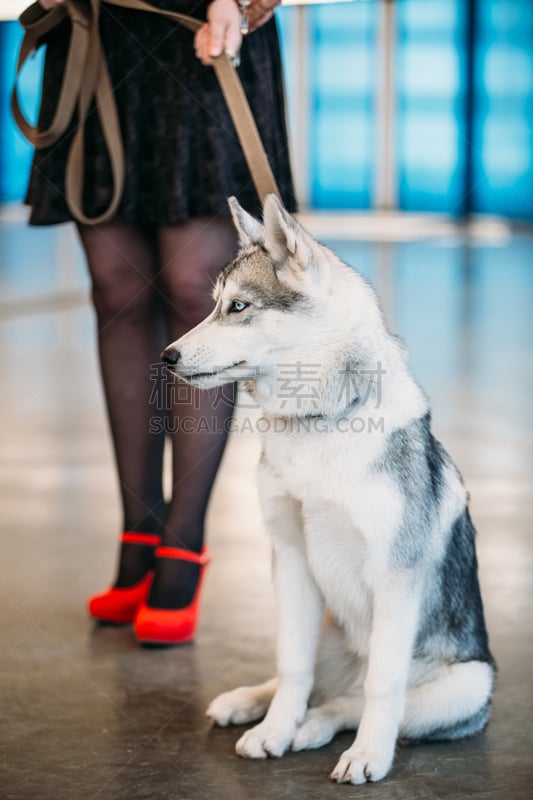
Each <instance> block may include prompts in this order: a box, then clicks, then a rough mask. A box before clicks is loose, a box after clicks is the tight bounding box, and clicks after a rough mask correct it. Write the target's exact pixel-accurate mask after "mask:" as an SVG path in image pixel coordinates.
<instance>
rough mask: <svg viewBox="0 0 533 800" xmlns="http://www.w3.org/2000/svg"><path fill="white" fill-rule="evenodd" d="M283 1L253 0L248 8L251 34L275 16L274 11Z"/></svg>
mask: <svg viewBox="0 0 533 800" xmlns="http://www.w3.org/2000/svg"><path fill="white" fill-rule="evenodd" d="M280 3H281V0H252V2H251V4H250V6H249V7H248V24H249V26H250V33H251V32H252V31H255V30H257V28H260V27H261V25H264V24H265V22H268V20H269V19H270V18H271V17H272V16H273V14H274V9H275V8H276V6H279V4H280Z"/></svg>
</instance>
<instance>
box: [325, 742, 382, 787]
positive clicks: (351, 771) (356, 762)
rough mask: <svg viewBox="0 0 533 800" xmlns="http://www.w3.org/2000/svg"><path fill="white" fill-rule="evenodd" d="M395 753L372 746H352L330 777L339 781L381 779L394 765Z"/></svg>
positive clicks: (360, 781) (363, 781)
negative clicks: (383, 751) (384, 751)
mask: <svg viewBox="0 0 533 800" xmlns="http://www.w3.org/2000/svg"><path fill="white" fill-rule="evenodd" d="M392 759H393V755H389V754H388V753H382V752H380V751H379V750H377V749H376V750H372V749H371V748H368V749H363V748H360V747H356V746H354V747H350V748H349V749H348V750H345V751H344V753H343V754H342V756H341V757H340V759H339V761H338V763H337V766H336V767H335V769H334V770H333V772H332V773H331V775H330V777H331V779H332V780H334V781H337V783H355V784H358V783H366V782H367V781H380V780H381V779H382V778H384V777H385V775H386V774H387V773H388V771H389V770H390V768H391V766H392Z"/></svg>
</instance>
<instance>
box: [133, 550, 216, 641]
mask: <svg viewBox="0 0 533 800" xmlns="http://www.w3.org/2000/svg"><path fill="white" fill-rule="evenodd" d="M155 557H156V558H177V559H179V560H181V561H192V562H193V563H194V564H199V565H200V567H201V570H200V578H199V580H198V585H197V587H196V591H195V593H194V597H193V599H192V601H191V603H189V605H188V606H185V608H178V609H172V610H171V609H164V608H151V607H150V606H148V605H147V604H146V602H143V603H142V604H141V605H140V606H139V608H138V609H137V613H136V614H135V619H134V622H133V629H134V631H135V636H136V637H137V639H138V641H139V642H143V643H145V644H182V643H184V642H190V641H191V639H194V634H195V633H196V625H197V624H198V617H199V613H200V597H201V594H202V585H203V582H204V576H205V568H206V566H207V564H208V563H209V560H210V559H209V551H208V549H207V547H203V548H202V552H201V553H193V552H191V551H190V550H182V549H180V548H178V547H158V548H157V550H156V551H155Z"/></svg>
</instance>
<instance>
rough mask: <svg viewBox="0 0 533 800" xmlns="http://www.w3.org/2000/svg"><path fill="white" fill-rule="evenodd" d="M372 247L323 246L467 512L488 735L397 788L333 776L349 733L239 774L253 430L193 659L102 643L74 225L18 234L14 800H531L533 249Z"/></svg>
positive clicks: (86, 345) (105, 572)
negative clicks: (385, 342)
mask: <svg viewBox="0 0 533 800" xmlns="http://www.w3.org/2000/svg"><path fill="white" fill-rule="evenodd" d="M489 227H490V226H489ZM318 228H319V229H320V225H318ZM370 228H372V231H373V233H372V235H374V234H375V235H376V236H377V238H378V239H379V241H378V242H376V241H368V240H365V236H368V234H367V233H365V225H364V224H361V222H358V223H354V224H353V226H352V231H353V237H354V238H352V239H350V238H349V237H348V236H347V235H346V231H344V232H343V231H342V230H341V231H339V230H335V231H333V232H332V231H330V234H329V239H330V243H331V244H332V246H334V247H335V249H336V250H337V251H338V252H339V253H340V254H341V255H342V256H343V257H344V258H345V259H346V260H347V261H349V262H350V263H352V264H353V265H354V266H357V267H359V268H360V269H361V271H362V272H363V273H364V274H365V275H367V276H368V277H369V278H370V279H371V280H372V281H373V282H374V283H375V285H376V286H377V288H378V289H379V291H380V293H381V295H382V298H383V304H384V308H385V310H386V313H387V315H388V316H389V318H390V321H391V324H392V326H393V327H394V329H395V330H396V331H398V332H399V333H400V334H401V335H402V336H403V338H404V339H405V341H406V342H407V344H408V346H409V347H410V349H411V352H412V366H413V369H414V372H415V374H416V376H417V378H418V379H419V380H420V382H421V383H422V384H423V385H424V386H425V388H426V390H427V391H428V393H429V395H430V397H431V399H432V402H433V409H434V427H435V430H436V432H437V434H438V435H439V436H440V437H441V438H442V440H443V441H444V443H445V444H446V446H447V447H448V448H449V450H450V451H451V453H452V455H453V456H454V458H455V459H456V461H457V463H458V464H459V466H460V468H461V470H462V472H463V474H464V477H465V480H466V483H467V485H468V488H469V490H470V492H471V495H472V512H473V516H474V519H475V522H476V524H477V528H478V531H479V536H478V548H479V560H480V568H481V579H482V588H483V593H484V599H485V606H486V614H487V619H488V625H489V630H490V635H491V645H492V648H493V651H494V654H495V656H496V659H497V661H498V664H499V678H498V685H497V689H496V694H495V700H494V714H493V717H492V720H491V722H490V725H489V727H488V729H487V730H486V731H485V732H484V733H483V734H482V735H479V736H477V737H475V738H473V739H471V740H469V741H465V742H459V743H455V744H434V745H419V746H409V747H401V748H399V751H398V755H397V758H396V762H395V766H394V768H393V771H392V774H391V775H390V777H389V778H388V780H386V781H385V782H383V783H381V784H376V785H373V786H365V787H347V786H337V785H334V784H331V783H329V781H328V773H329V771H330V770H331V769H332V767H333V766H334V764H335V763H336V760H337V757H338V755H339V754H340V753H341V751H342V750H344V749H345V748H346V747H347V745H348V744H349V742H350V741H351V738H352V735H351V734H343V735H341V736H339V737H338V738H336V739H335V740H334V741H333V742H332V743H331V744H330V745H329V746H328V747H325V748H323V749H322V750H318V751H315V752H308V753H303V754H292V755H288V756H286V757H285V758H283V759H281V760H269V761H266V762H251V761H245V760H242V759H239V758H238V757H237V756H235V754H234V744H235V741H236V739H237V737H238V735H239V730H236V729H212V728H211V727H210V725H209V722H208V721H207V719H206V718H205V716H204V710H205V708H206V706H207V703H208V701H209V700H210V699H211V698H212V697H214V696H215V695H216V694H217V693H219V692H220V691H223V690H226V689H229V688H232V687H234V686H236V685H238V684H243V683H249V682H254V681H259V680H262V679H264V678H266V677H268V676H269V675H270V674H271V672H272V664H273V637H274V626H273V619H272V607H273V599H272V592H271V588H270V583H269V548H268V544H267V541H266V538H265V535H264V531H263V529H262V525H261V521H260V518H259V512H258V505H257V500H256V495H255V490H254V482H253V465H254V463H255V461H256V459H257V455H258V442H257V441H256V439H255V437H254V435H253V434H251V433H249V432H241V433H237V434H235V435H234V437H233V439H232V441H231V443H230V446H229V448H228V450H227V453H226V457H225V462H224V465H223V469H222V471H221V473H220V475H219V480H218V483H217V487H216V491H215V494H214V497H213V499H212V504H211V508H210V514H209V522H208V535H209V542H210V546H211V548H212V551H213V561H212V564H211V567H210V571H209V576H208V581H207V585H206V591H205V602H204V608H203V617H202V621H201V626H200V630H199V634H198V638H197V641H196V643H195V644H194V645H189V646H184V647H182V648H176V649H168V650H160V649H159V650H158V649H142V648H140V647H139V646H138V645H137V644H136V643H135V641H134V639H133V636H132V632H131V629H130V628H129V627H123V628H111V627H97V626H94V625H93V624H91V622H90V621H89V620H88V618H87V616H86V613H85V599H86V597H87V595H88V594H90V593H91V592H93V591H95V590H96V589H99V588H101V587H102V586H104V585H105V584H106V583H107V582H108V580H109V579H110V577H111V575H112V573H113V569H114V557H115V542H116V537H117V534H118V525H119V513H118V506H117V496H116V490H115V480H114V475H113V469H112V460H111V451H110V446H109V442H108V438H107V431H106V424H105V420H104V414H103V407H102V397H101V394H100V388H99V384H98V376H97V365H96V359H95V349H94V343H93V338H94V331H93V319H92V314H91V311H90V309H89V306H88V303H87V281H86V277H85V273H84V269H83V263H82V258H81V255H80V252H79V250H78V248H77V245H76V242H75V239H74V236H73V234H72V231H71V230H70V228H68V227H61V228H57V229H49V230H46V229H44V230H28V229H26V228H25V227H24V225H23V224H22V223H21V222H20V220H19V216H18V214H15V215H14V216H10V215H9V214H4V217H3V219H0V365H1V368H0V387H1V390H0V391H1V395H0V396H1V401H2V416H1V420H0V426H1V429H2V445H1V460H0V486H1V492H2V503H1V510H0V520H1V523H2V528H3V535H2V548H3V553H2V558H1V560H0V598H1V604H0V636H1V650H0V687H1V688H0V696H1V699H2V704H1V714H2V720H1V722H0V797H2V798H6V799H7V798H9V800H52V798H53V800H57V798H60V800H62V799H63V798H75V799H76V800H96V798H106V799H107V798H110V799H112V800H114V799H115V798H117V800H118V799H120V800H122V799H124V800H126V798H128V799H129V798H149V799H151V798H168V799H169V800H189V799H191V800H192V799H193V798H194V799H195V800H237V799H238V798H243V800H245V799H247V798H254V799H255V798H258V799H262V798H265V799H266V798H276V800H282V798H291V800H292V798H297V797H298V798H299V797H302V798H306V799H308V800H326V798H344V797H358V798H373V800H385V799H386V800H396V798H398V800H400V799H402V800H403V799H404V798H405V800H434V799H435V798H439V799H440V798H442V800H444V798H446V800H451V799H452V798H472V799H474V798H475V800H489V798H491V799H492V798H494V799H495V800H496V799H497V800H499V799H500V798H503V797H505V798H530V797H533V789H532V784H533V755H532V742H533V621H532V620H533V511H532V504H531V495H532V490H533V481H532V478H533V434H532V425H531V422H532V416H533V414H532V409H533V402H532V396H533V357H532V350H533V314H532V312H531V309H532V305H533V266H532V265H533V238H532V237H531V236H529V235H527V234H525V233H522V234H516V235H514V236H510V235H508V234H507V232H506V231H505V229H503V230H499V229H498V230H495V231H492V233H491V230H488V232H487V231H484V230H481V232H480V231H477V232H476V231H473V232H471V233H472V235H471V236H469V237H465V235H464V232H461V231H455V230H454V229H453V228H450V227H449V226H448V227H446V226H444V228H442V229H435V230H434V231H433V233H432V234H431V235H428V236H427V237H426V238H424V239H418V238H417V234H415V233H413V235H410V233H409V229H408V228H406V227H405V226H404V225H403V224H402V225H399V226H398V225H397V226H396V228H395V227H394V226H389V228H388V229H383V228H382V226H381V227H380V226H378V227H377V228H376V226H375V225H373V226H371V225H369V226H368V229H369V230H370ZM384 230H385V235H383V232H384ZM387 230H389V234H387ZM390 231H392V233H390ZM242 413H244V412H242V411H241V414H242Z"/></svg>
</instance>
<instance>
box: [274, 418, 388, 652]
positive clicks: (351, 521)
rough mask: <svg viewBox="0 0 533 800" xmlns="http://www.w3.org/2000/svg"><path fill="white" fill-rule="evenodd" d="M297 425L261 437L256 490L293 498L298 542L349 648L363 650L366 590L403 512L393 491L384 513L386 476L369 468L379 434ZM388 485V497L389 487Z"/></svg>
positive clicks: (368, 605) (381, 567)
mask: <svg viewBox="0 0 533 800" xmlns="http://www.w3.org/2000/svg"><path fill="white" fill-rule="evenodd" d="M306 426H307V427H306ZM311 427H312V426H311ZM303 428H304V430H303V432H294V430H293V432H291V433H275V432H272V433H269V434H266V435H265V436H264V440H263V451H264V454H263V461H262V465H261V469H260V473H259V480H260V482H261V483H262V486H261V492H262V494H263V496H265V495H266V496H268V495H269V494H270V493H271V492H272V493H274V494H276V493H278V492H281V491H283V492H284V493H286V494H287V496H290V497H291V498H293V499H294V500H295V501H296V502H297V503H298V504H299V513H300V515H301V525H300V526H299V530H300V531H301V533H300V535H301V536H302V538H303V541H302V542H301V543H300V544H301V546H302V548H303V549H304V551H305V556H306V560H307V562H308V565H309V569H310V571H311V573H312V575H313V577H314V580H315V581H316V583H317V586H319V588H320V591H321V593H322V595H323V597H324V600H325V602H326V604H327V606H328V608H329V609H330V610H331V612H332V613H333V615H334V616H335V617H336V619H337V620H338V622H339V623H340V624H341V625H342V627H343V628H344V629H345V631H346V633H347V636H348V639H349V640H350V643H351V645H352V646H353V648H354V650H356V651H357V652H359V653H360V654H361V655H363V654H366V652H367V651H368V638H369V633H370V623H371V612H372V602H371V597H372V592H373V590H374V588H375V586H376V584H377V583H378V582H379V580H380V578H381V577H382V575H383V574H384V572H385V571H386V568H387V564H388V559H389V546H390V534H389V531H390V530H391V521H392V522H393V523H394V520H391V517H392V516H394V517H397V518H398V519H399V517H400V516H401V505H402V504H401V498H400V497H399V496H398V495H396V500H397V502H389V503H388V504H387V509H386V511H384V509H383V503H382V497H383V492H384V486H383V483H384V481H386V480H387V479H386V477H385V476H384V475H383V474H382V473H378V472H377V471H375V472H373V470H372V463H373V461H374V460H375V459H376V458H377V457H378V456H379V454H380V452H381V449H382V444H380V443H379V442H378V441H377V437H375V436H372V437H366V436H365V435H360V434H354V433H348V432H343V433H341V432H339V431H335V430H333V431H326V430H325V429H324V428H323V427H321V426H317V428H316V429H315V430H314V431H313V432H310V430H309V428H310V426H309V423H308V422H307V423H304V424H303ZM265 484H267V485H265ZM386 490H387V492H388V494H389V496H390V493H391V487H390V486H387V487H386ZM267 513H268V512H267ZM393 527H394V525H393ZM291 530H292V529H291ZM280 535H283V534H282V533H280Z"/></svg>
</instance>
